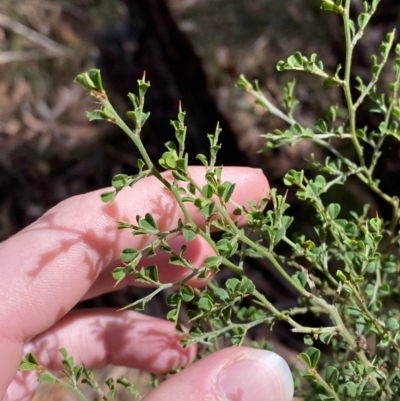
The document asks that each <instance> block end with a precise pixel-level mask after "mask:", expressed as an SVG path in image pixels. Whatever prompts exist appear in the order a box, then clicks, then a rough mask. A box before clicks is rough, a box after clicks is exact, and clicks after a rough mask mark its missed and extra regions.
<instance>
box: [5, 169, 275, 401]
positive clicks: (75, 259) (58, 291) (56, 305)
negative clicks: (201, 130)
mask: <svg viewBox="0 0 400 401" xmlns="http://www.w3.org/2000/svg"><path fill="white" fill-rule="evenodd" d="M190 172H191V175H192V177H193V178H194V180H195V181H196V182H198V183H199V184H201V183H202V182H203V183H204V168H202V167H194V168H191V169H190ZM223 179H224V180H227V181H231V182H235V183H236V188H235V191H234V193H233V195H232V199H233V200H234V201H235V202H236V203H239V204H246V203H247V202H248V201H249V200H251V199H253V200H254V201H257V200H259V199H260V198H261V197H263V196H266V195H267V194H268V190H269V186H268V182H267V180H266V178H265V176H264V174H263V173H262V171H261V170H258V169H257V170H256V169H251V168H236V167H227V168H224V170H223ZM102 192H103V190H100V191H95V192H91V193H88V194H85V195H80V196H76V197H73V198H70V199H67V200H65V201H64V202H61V203H60V204H59V205H57V206H56V207H54V208H53V209H51V210H50V211H48V212H47V213H46V214H45V215H44V216H43V217H41V218H40V219H39V220H37V221H36V222H35V223H33V224H32V225H30V226H29V227H27V228H26V229H24V230H23V231H21V232H20V233H18V234H16V235H15V236H13V237H11V238H10V239H8V240H7V241H6V242H4V243H2V244H0V261H1V264H2V268H1V280H0V294H2V298H3V300H2V302H1V303H0V322H1V325H0V353H1V355H2V357H3V360H6V361H9V362H8V364H0V377H2V378H3V380H2V381H1V384H0V399H1V397H2V395H3V394H4V392H5V390H6V388H7V385H8V383H9V382H10V381H11V380H12V377H13V374H14V373H15V371H16V369H17V367H18V363H19V360H20V358H21V356H22V349H23V343H24V342H25V341H26V340H27V339H29V338H31V337H33V336H35V335H37V334H39V333H41V332H43V331H44V330H46V329H47V328H49V327H50V326H52V325H53V324H54V323H55V322H56V321H57V320H59V319H60V318H61V317H62V316H64V315H65V314H66V313H67V312H68V311H69V310H70V309H71V308H72V307H73V306H74V305H75V304H76V303H77V302H78V301H79V300H80V299H81V298H82V296H83V295H84V294H85V293H86V292H87V291H88V289H89V288H90V286H91V285H92V283H93V282H94V281H95V280H96V278H97V277H98V275H99V273H100V272H101V271H102V269H104V268H107V266H109V265H111V264H113V263H115V262H116V261H117V260H119V258H120V253H121V251H122V250H123V249H124V248H127V247H133V248H140V247H142V246H145V245H147V244H148V243H149V242H150V241H152V239H151V238H149V237H147V236H140V237H132V235H131V233H130V232H129V231H127V230H117V228H116V227H117V223H118V221H120V220H126V221H132V220H134V219H135V216H136V215H144V214H145V213H151V214H152V215H153V216H154V218H155V219H156V220H157V223H158V225H159V228H160V230H168V229H173V228H175V227H176V224H177V221H178V219H182V218H183V216H182V212H181V210H180V209H179V207H178V206H177V204H176V201H175V200H174V198H173V197H172V194H171V193H170V192H168V191H166V190H165V189H164V188H163V185H162V184H161V183H160V182H159V181H158V180H157V179H156V178H154V177H149V178H145V179H143V180H141V181H139V182H138V183H137V184H136V185H135V186H134V187H133V188H126V189H124V190H123V191H121V193H120V194H119V195H118V196H117V198H116V199H115V200H114V201H113V202H112V203H110V204H104V203H102V202H101V200H100V194H101V193H102ZM187 206H188V209H189V212H190V215H191V217H192V218H193V220H194V222H195V223H196V224H198V225H199V226H203V225H204V218H203V216H202V215H201V213H200V211H199V210H198V209H197V208H196V207H195V206H193V205H191V204H187ZM230 210H231V211H232V208H230ZM3 383H5V384H6V385H5V387H4V386H3Z"/></svg>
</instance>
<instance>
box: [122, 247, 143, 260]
mask: <svg viewBox="0 0 400 401" xmlns="http://www.w3.org/2000/svg"><path fill="white" fill-rule="evenodd" d="M138 253H139V251H138V250H137V249H134V248H126V249H124V250H123V251H122V253H121V260H122V261H123V262H125V263H129V262H131V261H132V260H133V259H135V258H136V256H137V255H138Z"/></svg>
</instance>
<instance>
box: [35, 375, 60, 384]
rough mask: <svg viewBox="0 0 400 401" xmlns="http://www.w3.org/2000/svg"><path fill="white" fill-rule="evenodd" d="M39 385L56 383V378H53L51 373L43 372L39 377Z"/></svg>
mask: <svg viewBox="0 0 400 401" xmlns="http://www.w3.org/2000/svg"><path fill="white" fill-rule="evenodd" d="M39 382H40V383H57V378H55V377H54V376H53V375H52V374H51V373H49V372H44V373H42V374H41V375H40V376H39Z"/></svg>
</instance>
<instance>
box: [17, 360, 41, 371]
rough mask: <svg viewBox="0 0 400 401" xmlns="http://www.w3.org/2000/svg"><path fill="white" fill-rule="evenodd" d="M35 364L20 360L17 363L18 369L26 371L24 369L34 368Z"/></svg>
mask: <svg viewBox="0 0 400 401" xmlns="http://www.w3.org/2000/svg"><path fill="white" fill-rule="evenodd" d="M36 368H37V365H36V364H34V363H31V362H25V361H22V362H21V363H20V365H19V370H20V371H26V370H36Z"/></svg>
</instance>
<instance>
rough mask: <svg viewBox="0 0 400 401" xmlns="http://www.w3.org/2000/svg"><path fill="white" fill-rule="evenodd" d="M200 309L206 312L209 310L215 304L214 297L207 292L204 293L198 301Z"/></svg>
mask: <svg viewBox="0 0 400 401" xmlns="http://www.w3.org/2000/svg"><path fill="white" fill-rule="evenodd" d="M197 305H198V307H199V309H201V310H202V311H205V312H209V311H210V310H211V309H212V307H213V306H214V302H213V300H212V298H211V297H210V296H209V295H207V294H202V296H201V298H200V299H199V301H198V302H197Z"/></svg>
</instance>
